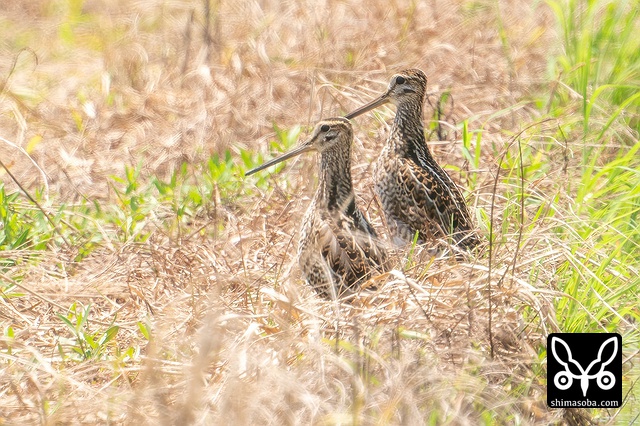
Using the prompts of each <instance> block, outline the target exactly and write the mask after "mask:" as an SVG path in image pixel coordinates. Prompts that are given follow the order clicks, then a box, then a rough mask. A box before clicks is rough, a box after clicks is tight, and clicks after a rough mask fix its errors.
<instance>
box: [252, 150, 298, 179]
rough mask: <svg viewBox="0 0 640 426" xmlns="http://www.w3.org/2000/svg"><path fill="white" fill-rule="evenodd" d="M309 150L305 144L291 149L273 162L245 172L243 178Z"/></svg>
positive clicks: (270, 161)
mask: <svg viewBox="0 0 640 426" xmlns="http://www.w3.org/2000/svg"><path fill="white" fill-rule="evenodd" d="M310 149H311V147H310V146H309V145H307V144H306V143H305V144H303V145H300V146H299V147H297V148H294V149H292V150H291V151H289V152H287V153H285V154H282V155H281V156H280V157H276V158H274V159H273V160H269V161H267V162H266V163H264V164H262V165H260V166H258V167H256V168H255V169H251V170H249V171H247V172H246V173H245V174H244V175H245V176H249V175H252V174H254V173H256V172H259V171H260V170H264V169H266V168H267V167H271V166H273V165H274V164H278V163H280V162H282V161H284V160H288V159H289V158H291V157H295V156H296V155H300V154H302V153H303V152H307V151H309V150H310Z"/></svg>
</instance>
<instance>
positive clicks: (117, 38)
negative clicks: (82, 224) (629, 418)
mask: <svg viewBox="0 0 640 426" xmlns="http://www.w3.org/2000/svg"><path fill="white" fill-rule="evenodd" d="M5 3H6V2H5ZM8 3H9V4H3V5H2V6H0V27H3V26H4V27H5V29H4V30H0V34H1V35H2V37H3V38H5V39H6V40H8V42H6V43H4V44H2V45H0V52H1V54H0V58H2V59H0V99H1V100H0V129H1V130H0V136H2V137H3V138H5V139H7V140H10V141H12V142H13V143H15V144H16V145H18V146H20V147H23V148H25V149H26V150H27V151H28V152H29V156H30V157H31V158H32V159H33V160H34V161H35V162H36V163H37V164H38V165H39V166H40V167H41V168H42V169H43V170H44V171H45V172H46V182H47V185H48V193H47V194H45V195H46V196H48V197H49V198H50V199H52V200H55V204H56V205H59V204H61V203H74V202H78V201H79V200H82V199H84V198H86V199H90V200H100V201H104V202H105V203H114V202H115V201H116V200H115V195H114V194H113V191H112V188H111V187H110V185H109V176H111V175H116V176H121V175H122V174H123V170H124V167H125V165H130V166H131V165H136V164H138V163H140V162H141V163H142V172H141V179H148V177H149V176H153V175H155V176H160V177H164V178H166V177H168V176H170V175H171V173H172V172H174V171H175V170H176V169H177V168H178V167H179V166H180V165H181V164H182V163H183V162H185V161H186V162H189V163H194V164H195V163H202V162H205V161H206V160H207V159H208V158H209V157H210V156H211V155H212V154H215V153H224V152H225V151H226V150H230V151H231V152H232V153H238V152H239V149H241V148H244V149H251V150H255V151H259V152H263V153H266V152H268V151H269V148H268V146H267V142H268V141H269V140H271V139H272V138H273V136H274V133H273V123H277V125H278V126H279V127H280V128H290V127H292V126H294V125H296V124H302V125H313V124H314V122H315V121H316V120H317V119H319V118H321V117H326V116H333V115H338V114H341V113H344V112H346V111H347V110H349V109H350V108H353V107H354V106H357V105H360V104H361V103H362V102H363V101H365V100H368V99H370V97H371V96H373V95H374V94H375V93H379V92H380V91H381V90H382V89H383V88H384V87H386V82H387V79H388V77H389V76H390V75H391V74H392V73H393V72H394V71H395V70H398V69H402V68H404V67H409V66H410V67H418V68H421V69H423V70H424V71H425V72H426V73H427V75H428V76H429V78H430V91H431V93H432V96H431V97H430V100H431V101H432V102H433V101H435V100H436V99H437V98H438V96H439V94H441V93H443V92H444V91H450V92H451V93H452V95H453V99H454V104H453V107H451V105H449V106H448V109H447V116H446V121H447V122H448V123H449V124H456V123H460V122H461V121H462V120H464V119H469V123H470V127H472V128H474V129H480V128H482V129H484V133H483V138H482V140H483V144H485V145H486V147H487V148H486V149H483V151H482V154H483V157H482V159H481V163H480V168H479V170H472V171H471V172H472V173H476V174H477V176H478V178H479V184H478V185H477V188H476V190H475V192H474V193H473V194H472V195H471V196H470V199H471V200H472V201H473V202H474V203H475V205H476V206H477V207H481V208H483V209H485V210H488V206H489V205H490V203H491V200H492V194H493V179H494V174H495V172H496V169H497V161H498V159H497V155H499V154H500V149H501V148H498V149H494V148H491V147H492V146H497V147H502V146H504V145H505V142H506V141H507V140H508V139H509V137H510V136H511V135H513V134H515V133H517V132H519V131H520V130H522V127H523V126H524V125H526V124H528V123H531V122H533V121H535V120H536V118H537V115H536V113H535V110H534V109H533V108H532V107H530V106H529V104H528V103H527V100H528V99H529V98H528V97H529V95H530V93H533V92H536V91H538V90H540V89H541V84H543V83H544V82H545V81H546V78H544V73H545V69H546V61H547V58H548V56H549V53H550V52H549V47H550V46H556V45H557V44H555V39H554V34H553V31H552V29H551V20H550V17H549V16H548V14H547V12H546V11H545V10H544V9H542V8H537V9H533V8H531V2H526V1H521V0H518V1H510V2H492V1H484V0H479V1H475V2H463V1H454V0H447V1H444V2H441V1H435V0H434V1H431V2H411V3H409V4H407V5H405V4H403V3H402V2H392V3H389V2H387V1H375V2H372V1H368V2H363V1H361V0H353V1H340V2H338V1H329V2H323V3H317V2H313V1H304V2H278V1H270V0H266V1H237V2H217V1H213V2H212V13H211V16H212V19H211V22H210V28H209V33H210V34H211V36H212V40H211V41H210V42H207V41H206V40H203V37H202V29H203V25H204V22H205V20H204V18H203V14H202V4H201V3H200V2H188V1H174V2H162V1H154V0H141V1H137V2H134V3H132V4H129V2H125V1H120V2H107V1H104V2H102V1H94V2H87V4H86V5H84V8H83V12H84V13H85V15H83V19H79V20H77V22H75V23H74V24H73V28H72V29H71V33H72V36H69V38H68V39H66V40H65V39H64V37H63V35H61V34H62V31H63V29H61V26H62V25H64V24H65V22H68V21H69V20H70V18H69V16H71V15H72V12H70V11H69V9H68V7H67V6H66V2H62V1H48V0H39V1H27V0H25V1H14V2H8ZM498 16H501V18H499V17H498ZM499 22H501V25H502V26H503V27H504V34H505V36H506V40H508V43H504V42H503V41H501V38H500V32H499V28H500V27H499V25H498V24H499ZM16 34H21V35H20V36H18V35H16ZM24 46H28V47H29V48H28V50H21V49H22V48H23V47H24ZM432 114H433V110H432V108H428V110H427V112H426V115H427V116H431V115H432ZM371 117H373V116H371ZM383 118H385V121H387V122H388V121H389V120H388V118H389V114H386V113H383ZM375 120H376V119H374V118H366V119H361V120H358V123H357V124H356V130H357V141H356V147H355V150H356V153H355V159H356V164H355V166H354V178H355V179H357V182H356V188H357V192H358V194H359V195H360V196H361V199H360V204H361V205H362V206H368V214H369V215H370V216H371V218H372V221H373V223H374V225H375V226H376V227H377V228H378V229H381V230H382V231H383V232H384V227H383V224H382V223H381V221H380V220H379V219H378V218H379V215H378V210H377V208H376V205H375V202H373V201H372V200H373V194H372V191H371V189H370V183H369V181H368V177H369V176H370V170H369V163H370V162H371V160H372V159H373V158H375V155H376V154H375V153H376V151H377V150H378V149H379V143H380V140H381V139H382V138H383V137H384V134H385V132H386V130H385V128H384V126H383V125H382V122H381V121H380V120H378V121H375ZM550 127H553V126H552V125H550ZM536 131H539V132H544V131H545V130H544V126H543V128H542V130H540V129H539V128H536ZM530 137H531V138H535V135H533V136H532V135H530ZM40 138H42V139H41V141H40ZM459 138H460V136H459V135H458V134H456V132H455V131H453V130H451V131H449V133H448V136H447V140H446V141H442V143H439V144H436V143H434V144H433V145H432V146H433V149H434V151H435V153H436V156H437V158H439V159H440V160H442V161H443V162H445V163H449V164H454V165H457V166H458V167H460V168H461V169H462V170H465V169H468V167H469V166H468V164H466V163H465V162H464V160H463V158H462V157H461V155H460V154H459V152H460V149H459V145H458V143H459ZM534 143H535V142H534ZM0 156H1V158H2V161H3V162H4V163H5V164H6V165H7V166H8V167H9V169H10V170H11V172H12V173H13V174H14V175H15V177H16V179H17V180H18V181H19V182H20V183H21V184H22V185H23V186H24V187H25V188H28V189H30V190H32V191H33V190H35V188H37V187H40V186H42V185H43V183H44V182H43V177H42V174H41V173H40V172H39V171H38V170H37V169H36V168H35V167H34V165H33V163H32V162H31V160H30V159H29V158H28V157H27V156H26V155H25V154H24V153H22V152H20V151H19V150H17V149H15V148H13V147H11V146H9V145H8V144H5V143H0ZM314 161H315V159H313V158H305V159H301V160H299V161H298V163H297V164H295V163H292V165H291V164H290V165H288V166H287V170H288V172H287V173H288V175H287V176H286V178H285V179H284V180H277V179H275V178H274V183H273V185H276V186H277V187H276V188H275V189H273V190H272V189H270V190H268V191H261V192H260V193H261V196H254V197H253V198H251V199H241V198H232V199H224V197H223V199H221V200H213V201H214V202H215V203H216V209H217V210H216V212H217V213H216V215H217V216H216V219H215V223H213V224H211V223H210V222H212V221H213V220H210V219H206V218H205V219H202V218H201V219H200V222H198V223H194V225H193V227H192V229H191V231H193V230H195V229H197V228H198V227H199V226H200V225H206V224H207V223H209V224H210V226H211V227H212V228H215V231H214V230H212V231H211V232H206V228H205V232H195V233H194V234H192V235H191V237H190V238H180V239H177V238H174V237H173V236H170V235H168V234H166V233H164V232H163V231H162V228H161V227H160V226H158V229H157V230H156V231H154V232H153V235H152V237H151V238H150V239H148V240H146V241H144V242H124V243H123V242H118V238H116V237H112V238H109V243H105V244H103V245H101V247H100V248H98V249H97V250H95V251H94V252H93V253H92V254H91V255H90V256H89V257H88V258H85V259H83V260H82V261H81V262H74V261H73V253H68V252H67V249H66V248H61V247H54V246H52V247H51V249H50V250H48V251H46V252H44V253H37V256H39V261H38V262H33V261H31V262H28V263H26V262H22V263H20V264H19V266H16V267H15V268H14V269H13V270H12V271H11V274H9V272H7V271H5V272H4V273H3V275H2V280H3V281H6V280H15V281H12V282H16V284H19V286H20V288H21V289H23V290H22V292H23V293H25V294H26V295H25V296H24V297H17V298H12V299H8V298H7V299H0V300H2V304H1V305H0V318H1V319H0V321H1V323H2V325H3V328H4V329H6V327H8V326H11V327H12V328H13V329H14V330H16V333H15V338H14V339H9V338H7V337H6V336H5V337H3V340H2V341H0V347H1V348H2V352H1V353H0V358H1V359H2V364H3V370H2V372H1V373H0V401H1V402H0V423H2V424H5V423H6V424H36V423H41V424H57V423H72V424H80V423H92V424H93V423H116V424H120V423H125V424H133V423H139V424H158V423H161V424H188V423H198V424H251V423H254V424H338V423H339V424H374V423H376V424H422V423H432V424H478V423H481V422H483V421H484V422H487V423H490V422H491V419H494V420H495V421H498V422H500V423H505V424H513V423H520V424H549V423H553V422H569V423H571V422H574V423H578V424H579V423H580V422H582V421H585V418H582V417H580V416H581V415H582V414H581V413H577V412H568V411H565V410H554V411H551V410H548V409H547V408H546V405H545V397H546V395H545V386H544V371H543V370H542V369H541V368H540V365H539V363H540V360H539V355H538V350H539V348H540V344H541V343H542V342H543V340H542V339H543V338H544V337H545V336H546V334H547V333H548V332H550V331H554V330H556V329H557V325H556V324H555V314H554V312H553V305H552V303H551V302H552V300H553V298H554V297H558V296H559V294H558V293H556V292H555V290H554V289H553V281H554V277H553V269H554V265H556V264H559V263H560V262H561V261H563V260H564V259H565V258H566V256H567V250H565V249H563V248H562V247H557V246H556V245H555V242H554V241H553V236H552V234H551V233H550V232H548V228H550V227H552V226H553V224H550V223H546V222H544V223H540V224H539V225H538V226H536V227H535V228H534V230H533V231H532V232H530V233H528V234H527V235H526V236H525V240H524V241H522V244H521V247H523V248H522V249H521V250H520V252H519V253H518V252H516V250H515V247H516V246H517V245H518V244H517V236H516V235H515V233H514V234H511V233H512V232H513V229H514V227H513V226H512V227H507V228H505V229H507V231H508V232H507V233H505V234H501V235H500V237H501V238H502V240H500V241H502V243H501V244H499V245H498V246H496V248H495V249H494V253H493V259H492V265H491V269H489V265H488V260H487V259H488V257H487V255H486V253H484V254H482V255H480V256H479V257H478V258H477V259H475V260H473V261H472V260H471V259H468V260H467V261H465V262H456V261H455V260H452V259H448V260H447V259H440V260H434V259H432V258H431V257H430V256H429V255H428V253H427V251H426V250H421V249H418V250H417V252H416V253H413V254H412V260H411V262H409V263H407V256H408V255H409V254H408V252H407V251H402V252H399V253H396V254H395V262H396V269H395V270H394V271H393V272H391V273H389V274H387V275H385V276H382V277H378V278H376V281H378V282H379V284H380V286H379V289H378V290H377V291H376V292H374V293H372V294H363V295H361V296H360V297H358V298H356V299H355V300H354V301H353V302H352V303H351V304H347V305H340V306H338V305H336V304H333V303H331V302H326V301H322V300H319V299H318V298H317V297H316V296H315V295H314V294H313V292H312V291H311V290H310V289H308V288H306V286H304V285H303V284H302V282H301V280H300V279H299V273H298V272H297V267H296V266H295V263H294V254H295V242H296V240H297V232H296V231H293V230H292V229H297V226H298V223H299V221H300V219H301V217H302V214H303V212H304V209H305V208H306V205H307V200H308V197H309V195H310V194H311V193H312V191H313V188H314V177H313V176H311V175H309V174H304V173H302V174H298V170H300V169H302V166H301V164H300V163H304V165H305V166H309V167H312V166H313V162H314ZM550 161H553V162H555V164H556V165H557V166H558V167H557V171H554V174H552V175H551V176H549V179H548V180H547V181H542V182H535V183H534V184H535V185H536V187H535V188H536V191H539V192H540V193H544V192H545V191H549V192H550V193H552V194H553V193H556V192H557V191H558V187H562V184H561V183H557V180H556V179H555V178H556V177H558V176H560V170H562V166H563V165H564V166H566V163H565V159H551V160H550ZM566 161H571V160H570V159H569V160H566ZM570 171H571V164H569V173H570ZM0 174H2V178H3V181H4V182H5V183H6V185H7V187H8V188H13V189H17V188H16V186H15V184H14V183H12V181H11V180H10V179H9V178H8V176H7V175H6V173H4V172H2V171H0ZM461 176H466V174H462V175H461ZM463 183H464V182H463ZM504 190H505V188H504V187H503V186H502V184H501V185H500V186H499V187H498V195H499V194H500V191H504ZM256 191H258V190H256ZM496 205H497V211H496V214H495V217H496V224H497V226H496V228H497V229H501V226H502V225H501V223H500V219H499V218H500V217H502V214H501V212H502V211H503V209H506V208H508V207H509V206H508V205H506V202H505V201H504V200H503V199H502V198H501V197H500V196H498V197H497V199H496ZM159 221H161V220H159ZM222 224H223V225H224V228H220V229H218V226H219V225H222ZM485 231H486V230H485ZM105 232H106V233H107V234H109V233H110V232H114V231H113V230H112V229H109V228H107V229H105ZM62 247H63V246H62ZM525 251H526V256H523V255H522V253H523V252H525ZM4 256H6V257H8V258H12V259H17V258H19V257H20V256H26V254H25V253H24V252H21V253H17V252H16V253H8V252H7V253H4ZM541 263H542V264H544V265H545V268H544V269H540V268H539V265H540V264H541ZM401 271H402V272H401ZM18 276H19V277H20V279H19V280H18V279H17V278H16V277H18ZM10 277H13V278H10ZM489 301H490V303H489ZM74 302H79V303H82V304H84V305H85V306H86V305H89V304H91V314H90V318H89V322H88V328H89V329H91V330H105V329H106V328H107V327H109V326H110V325H112V324H116V325H118V326H119V327H120V329H119V332H118V335H117V339H116V340H115V341H114V343H113V344H111V345H110V346H109V347H108V352H109V354H110V355H111V356H104V357H97V358H96V359H92V360H89V361H83V362H78V361H75V360H71V359H69V358H68V357H67V358H63V357H62V356H61V355H60V352H59V348H58V346H59V345H61V346H62V349H63V351H67V352H68V351H69V350H70V349H69V348H70V347H69V346H68V345H70V344H71V343H70V342H69V340H68V339H69V337H71V336H70V333H69V330H68V328H65V327H64V324H63V323H62V322H61V321H60V319H59V318H58V317H57V316H56V314H59V313H62V314H66V312H67V309H68V308H69V306H70V305H71V304H72V303H74ZM489 307H491V310H490V311H489ZM139 323H142V324H147V325H148V327H149V329H150V330H151V334H152V338H151V339H150V340H147V339H146V338H145V337H144V336H143V334H142V333H141V331H140V329H139ZM129 347H132V348H134V349H137V350H139V351H140V352H139V354H134V356H132V357H125V356H118V355H117V354H118V350H119V351H121V352H124V351H126V350H127V348H129ZM8 348H10V350H8Z"/></svg>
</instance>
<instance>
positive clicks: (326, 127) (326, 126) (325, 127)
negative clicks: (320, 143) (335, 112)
mask: <svg viewBox="0 0 640 426" xmlns="http://www.w3.org/2000/svg"><path fill="white" fill-rule="evenodd" d="M330 128H331V127H330V126H329V125H328V124H323V125H322V127H320V131H321V132H328V131H329V129H330Z"/></svg>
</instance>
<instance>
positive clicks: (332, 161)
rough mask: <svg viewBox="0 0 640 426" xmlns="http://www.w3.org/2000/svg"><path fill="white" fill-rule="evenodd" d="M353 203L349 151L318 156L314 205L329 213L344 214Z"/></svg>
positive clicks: (324, 153)
mask: <svg viewBox="0 0 640 426" xmlns="http://www.w3.org/2000/svg"><path fill="white" fill-rule="evenodd" d="M353 201H354V194H353V185H352V183H351V149H350V148H349V149H348V150H329V151H325V152H323V153H322V154H321V156H320V182H319V185H318V192H316V203H317V204H319V205H320V206H321V207H324V208H326V209H327V210H329V211H336V210H340V211H342V212H346V211H347V210H348V209H349V208H350V205H351V204H352V203H353Z"/></svg>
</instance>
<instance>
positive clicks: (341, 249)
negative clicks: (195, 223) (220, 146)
mask: <svg viewBox="0 0 640 426" xmlns="http://www.w3.org/2000/svg"><path fill="white" fill-rule="evenodd" d="M352 142H353V130H352V128H351V123H350V122H349V120H347V119H345V118H341V117H339V118H330V119H327V120H322V121H320V122H319V123H318V124H317V125H316V127H315V129H314V130H313V133H312V134H311V137H310V138H309V139H308V140H306V141H304V142H302V143H300V144H299V145H298V147H297V148H294V149H293V150H291V151H289V152H288V153H286V154H283V155H281V156H280V157H277V158H275V159H273V160H271V161H268V162H266V163H264V164H263V165H261V166H259V167H256V168H255V169H253V170H250V171H248V172H247V173H246V175H250V174H252V173H255V172H257V171H260V170H263V169H265V168H267V167H269V166H272V165H274V164H276V163H279V162H281V161H284V160H286V159H288V158H291V157H294V156H296V155H299V154H302V153H304V152H309V151H318V152H319V153H320V170H319V182H318V189H317V191H316V193H315V195H314V197H313V200H312V201H311V204H310V205H309V208H308V209H307V212H306V213H305V215H304V218H303V221H302V229H301V231H300V242H299V245H298V264H299V266H300V269H301V270H302V275H303V276H304V278H305V279H306V281H307V282H308V283H309V284H310V285H311V286H312V287H313V288H314V289H315V290H316V291H317V292H318V293H319V294H320V295H321V296H324V297H326V298H329V299H334V300H335V299H336V298H339V297H342V296H346V295H349V294H352V293H354V292H355V291H357V290H358V289H359V288H360V286H361V284H362V283H363V282H364V281H365V280H367V279H368V278H369V277H371V276H372V275H373V274H374V273H375V272H383V271H384V270H386V263H387V252H386V250H385V248H384V246H383V245H382V242H381V241H379V240H378V237H377V235H376V232H375V231H374V229H373V228H372V227H371V225H370V224H369V222H367V220H366V219H365V217H364V215H363V214H362V212H361V211H360V209H359V208H358V207H357V205H356V200H355V194H354V192H353V185H352V181H351V144H352Z"/></svg>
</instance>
